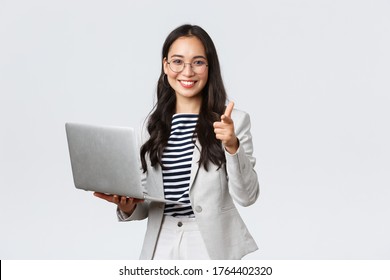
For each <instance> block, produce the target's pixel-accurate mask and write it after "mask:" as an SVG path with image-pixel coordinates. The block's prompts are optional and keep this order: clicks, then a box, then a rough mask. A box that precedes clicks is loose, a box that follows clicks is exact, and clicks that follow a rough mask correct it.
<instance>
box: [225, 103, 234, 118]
mask: <svg viewBox="0 0 390 280" xmlns="http://www.w3.org/2000/svg"><path fill="white" fill-rule="evenodd" d="M233 107H234V102H233V101H230V102H229V104H228V105H227V106H226V109H225V113H224V115H225V116H227V117H229V118H230V117H231V115H232V111H233Z"/></svg>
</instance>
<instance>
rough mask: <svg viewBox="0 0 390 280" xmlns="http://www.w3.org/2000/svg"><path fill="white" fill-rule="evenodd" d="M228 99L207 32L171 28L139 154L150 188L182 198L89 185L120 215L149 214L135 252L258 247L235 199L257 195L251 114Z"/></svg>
mask: <svg viewBox="0 0 390 280" xmlns="http://www.w3.org/2000/svg"><path fill="white" fill-rule="evenodd" d="M226 101H227V97H226V92H225V88H224V85H223V81H222V78H221V71H220V66H219V61H218V56H217V52H216V49H215V46H214V44H213V42H212V40H211V38H210V36H209V35H208V34H207V33H206V31H204V30H203V29H202V28H201V27H199V26H193V25H183V26H180V27H178V28H177V29H175V30H173V31H172V32H171V33H170V34H169V35H168V37H167V39H166V40H165V43H164V45H163V50H162V68H161V74H160V78H159V80H158V87H157V104H156V106H155V108H154V110H153V111H152V112H151V114H150V116H149V117H148V121H147V126H146V127H145V133H143V135H147V136H146V137H145V139H143V145H142V147H141V149H140V154H141V163H142V169H143V172H144V180H143V184H144V187H145V189H147V191H148V193H149V194H151V195H155V196H165V198H169V199H171V200H174V201H178V202H180V203H182V204H164V203H156V202H150V201H143V200H138V199H134V198H128V197H120V196H117V195H105V194H101V193H95V195H96V196H97V197H100V198H102V199H105V200H107V201H109V202H112V203H115V204H117V205H118V209H117V215H118V218H119V220H120V221H131V220H140V219H145V218H148V226H147V231H146V235H145V239H144V244H143V248H142V252H141V259H241V258H242V257H243V256H245V255H247V254H249V253H251V252H253V251H255V250H257V245H256V242H255V241H254V239H253V238H252V236H251V234H250V233H249V231H248V229H247V227H246V226H245V224H244V222H243V220H242V219H241V217H240V215H239V213H238V210H237V208H236V206H235V204H234V202H233V201H235V202H236V203H238V204H240V205H241V206H249V205H251V204H253V203H254V202H255V201H256V200H257V198H258V196H259V183H258V178H257V174H256V172H255V170H254V166H255V158H254V157H253V155H252V153H253V145H252V136H251V132H250V119H249V116H248V114H246V113H245V112H242V111H239V110H233V107H234V104H233V102H230V103H229V104H228V105H227V106H226Z"/></svg>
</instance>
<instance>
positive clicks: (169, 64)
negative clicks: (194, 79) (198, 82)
mask: <svg viewBox="0 0 390 280" xmlns="http://www.w3.org/2000/svg"><path fill="white" fill-rule="evenodd" d="M172 60H175V59H174V58H173V59H171V61H167V64H168V66H169V69H171V71H172V72H175V73H181V72H183V71H184V69H186V64H189V65H190V67H191V70H192V71H193V72H194V73H196V74H203V73H204V72H205V71H206V69H207V68H208V67H209V65H208V63H207V62H206V64H205V68H204V70H203V71H202V72H200V73H198V72H196V71H194V67H193V65H192V63H194V62H187V63H186V62H183V69H181V70H180V71H175V70H173V69H172V67H171V62H172ZM195 69H196V67H195Z"/></svg>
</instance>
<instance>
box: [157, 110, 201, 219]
mask: <svg viewBox="0 0 390 280" xmlns="http://www.w3.org/2000/svg"><path fill="white" fill-rule="evenodd" d="M197 122H198V115H197V114H175V115H173V116H172V124H171V134H170V136H169V139H168V143H167V146H166V147H165V150H164V152H163V155H162V163H163V168H162V172H163V182H164V195H165V198H166V199H171V200H176V201H181V202H185V203H186V204H185V205H179V204H166V205H165V210H164V215H168V216H174V217H176V216H180V217H195V215H194V212H193V211H192V207H191V203H190V198H189V186H190V176H191V163H192V155H193V152H194V148H195V140H196V134H195V127H196V124H197Z"/></svg>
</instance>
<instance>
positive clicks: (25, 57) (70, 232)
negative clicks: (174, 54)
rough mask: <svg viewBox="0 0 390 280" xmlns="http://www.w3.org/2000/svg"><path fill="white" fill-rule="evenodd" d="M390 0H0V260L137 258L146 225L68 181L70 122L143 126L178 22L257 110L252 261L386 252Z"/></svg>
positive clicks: (241, 102) (389, 252) (235, 92)
mask: <svg viewBox="0 0 390 280" xmlns="http://www.w3.org/2000/svg"><path fill="white" fill-rule="evenodd" d="M389 14H390V2H389V1H386V0H383V1H380V0H373V1H362V0H359V1H352V0H350V1H348V0H337V1H336V0H333V1H330V0H323V1H308V0H307V1H303V0H298V1H287V0H277V1H249V0H241V1H226V0H218V1H205V0H198V1H195V2H188V1H187V2H186V1H178V0H177V1H176V0H175V1H169V0H167V1H157V0H156V1H152V0H142V1H141V0H114V1H108V0H98V1H97V0H94V1H92V0H78V1H65V0H57V1H52V0H46V1H45V0H35V1H27V0H0V94H1V95H0V190H1V194H0V226H1V230H0V259H137V258H138V256H139V253H140V249H141V245H142V241H143V235H144V232H145V228H146V222H145V221H141V222H131V223H119V222H117V220H116V216H115V207H114V206H113V205H111V204H108V203H106V202H104V201H101V200H98V199H97V198H94V197H93V196H92V194H91V193H87V192H82V191H79V190H76V189H75V188H74V186H73V181H72V175H71V169H70V161H69V154H68V150H67V143H66V137H65V129H64V124H65V122H68V121H77V122H89V123H97V124H108V125H127V126H135V127H138V126H139V124H140V122H142V121H143V119H144V117H145V116H146V115H147V113H148V112H149V111H150V109H151V108H152V106H153V103H154V101H155V88H156V83H157V79H158V76H159V72H160V67H161V65H160V63H161V57H160V52H161V47H162V44H163V41H164V39H165V37H166V36H167V35H168V33H169V32H170V31H171V30H172V29H174V28H175V27H177V26H179V25H181V24H184V23H191V24H198V25H200V26H202V27H203V28H204V29H205V30H206V31H207V32H208V33H209V34H210V36H211V37H212V38H213V40H214V43H215V45H216V47H217V50H218V53H219V58H220V62H221V66H222V72H223V78H224V81H225V85H226V88H227V91H228V94H229V97H230V99H232V100H234V101H235V103H236V107H237V108H239V109H242V110H245V111H247V112H248V113H250V115H251V118H252V133H253V137H254V144H255V156H256V157H257V160H258V161H257V166H256V170H257V171H258V174H259V179H260V185H261V198H260V199H259V201H258V202H257V203H256V204H255V205H253V206H251V207H249V208H239V211H240V213H241V214H242V216H243V218H244V220H245V222H246V223H247V225H248V227H249V229H250V231H251V233H252V235H253V236H254V237H255V239H256V241H257V242H258V244H259V247H260V250H258V251H257V252H255V253H253V254H250V255H248V256H247V257H246V259H290V260H292V259H389V258H390V238H389V236H390V222H389V216H390V215H389V214H390V203H389V201H390V188H389V187H390V179H389V173H390V172H389V170H390V147H389V144H388V143H390V131H389V119H390V113H389V107H390V96H389V94H390V86H389V77H390V66H389V65H390V52H389V49H390V17H389Z"/></svg>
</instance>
